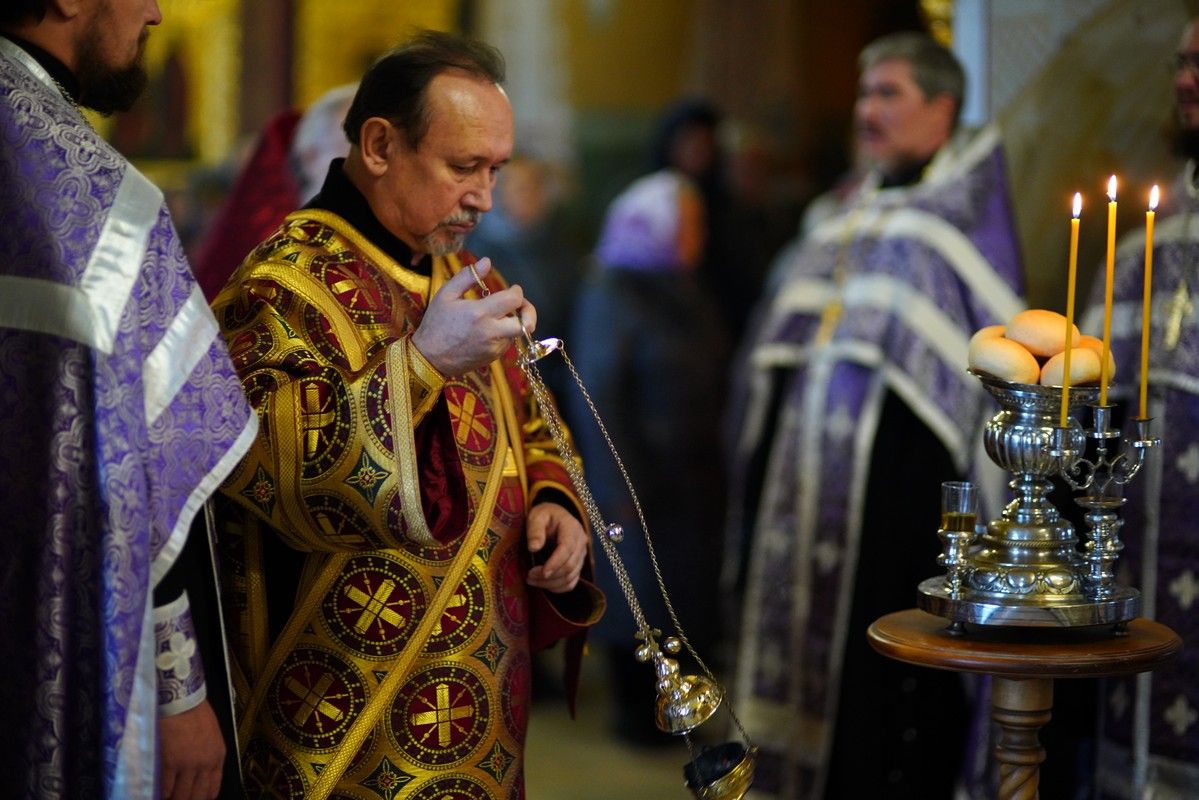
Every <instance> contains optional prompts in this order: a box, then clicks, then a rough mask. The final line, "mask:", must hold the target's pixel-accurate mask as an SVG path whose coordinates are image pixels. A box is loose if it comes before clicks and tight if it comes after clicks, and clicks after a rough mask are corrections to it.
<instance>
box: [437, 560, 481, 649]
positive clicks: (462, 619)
mask: <svg viewBox="0 0 1199 800" xmlns="http://www.w3.org/2000/svg"><path fill="white" fill-rule="evenodd" d="M486 614H487V592H486V590H485V589H484V588H483V579H482V578H481V577H479V573H478V571H477V570H475V569H474V568H473V567H472V568H471V569H469V570H468V571H467V573H466V575H465V576H463V578H462V583H461V584H460V585H459V586H458V589H457V591H455V592H454V594H453V595H452V596H451V597H450V599H449V602H448V603H447V604H446V607H445V611H444V612H442V615H441V620H440V621H438V623H437V625H436V626H434V628H433V635H432V636H431V637H430V638H429V641H428V642H426V643H425V653H426V654H428V655H431V656H439V655H443V654H446V653H452V652H454V651H455V650H459V649H461V648H462V646H463V645H465V644H466V643H467V642H469V641H470V640H471V639H472V638H473V637H474V635H475V632H476V631H477V630H479V625H480V624H481V623H482V622H483V618H484V616H485V615H486Z"/></svg>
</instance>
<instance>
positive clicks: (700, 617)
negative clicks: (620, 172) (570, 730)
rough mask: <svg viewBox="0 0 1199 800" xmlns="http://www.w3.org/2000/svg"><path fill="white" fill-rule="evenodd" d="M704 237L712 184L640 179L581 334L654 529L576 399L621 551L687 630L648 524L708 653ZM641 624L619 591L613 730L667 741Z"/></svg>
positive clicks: (584, 307)
mask: <svg viewBox="0 0 1199 800" xmlns="http://www.w3.org/2000/svg"><path fill="white" fill-rule="evenodd" d="M706 130H707V128H705V131H706ZM708 144H710V143H709V142H705V143H704V144H703V147H704V148H706V147H707V145H708ZM690 146H691V145H687V146H686V147H683V148H682V149H684V150H685V149H687V147H690ZM705 152H706V153H707V155H705V156H704V158H705V159H707V158H708V157H709V156H710V152H709V151H707V150H705ZM705 240H706V234H705V225H704V202H703V194H702V191H701V189H700V187H699V186H698V185H697V184H696V182H695V181H694V180H693V178H692V177H691V175H690V174H689V173H687V172H684V171H683V170H680V169H677V168H672V167H666V168H663V169H660V170H658V171H656V172H653V173H651V174H649V175H646V176H644V177H642V178H639V179H638V180H636V181H634V182H633V184H632V185H630V186H629V187H628V188H627V189H626V190H625V191H624V192H622V193H621V194H620V195H619V196H618V197H617V198H616V199H615V200H614V201H613V202H612V205H611V207H610V208H609V210H608V213H607V215H606V218H605V221H604V226H603V230H602V233H601V236H600V240H599V243H598V245H597V247H596V251H595V259H594V264H593V266H592V272H591V274H590V275H589V277H588V280H587V281H586V282H585V283H584V285H583V286H582V288H581V290H580V293H579V296H578V299H577V303H576V309H575V317H574V324H573V326H572V328H571V336H570V339H569V340H568V344H569V346H570V348H571V352H572V353H573V358H574V361H575V364H576V366H577V367H578V370H579V374H580V376H581V378H582V380H583V383H584V384H585V385H586V386H587V388H588V390H589V392H590V393H591V396H592V398H593V400H594V402H595V405H596V408H597V410H598V411H599V414H600V416H601V417H602V419H603V420H604V422H605V424H606V426H607V428H608V431H609V432H610V434H611V437H612V442H613V444H614V445H615V447H616V449H617V451H618V452H619V453H620V455H621V458H622V459H623V461H624V463H625V466H626V468H627V470H628V476H629V478H630V479H631V480H632V483H633V485H634V486H635V487H636V490H637V493H638V496H639V498H640V501H641V505H642V508H643V510H644V513H645V518H646V522H647V525H648V527H649V531H648V532H646V531H642V530H641V526H640V524H639V522H638V518H637V514H636V509H635V508H634V506H633V502H632V499H631V497H630V496H629V493H628V491H627V489H626V487H625V483H624V478H623V476H622V475H621V473H620V470H619V468H618V467H617V465H616V464H615V462H614V461H613V458H612V456H611V454H610V453H609V451H608V447H607V444H606V442H605V441H604V439H603V436H602V434H601V433H600V431H599V430H598V428H597V427H596V425H595V424H594V423H593V422H591V421H590V419H589V418H590V416H591V415H590V412H589V410H588V409H587V407H586V406H585V404H584V401H583V400H582V398H581V396H580V395H579V393H578V392H574V393H569V394H568V398H569V399H570V400H571V401H572V403H573V405H572V406H571V411H572V419H573V420H575V422H574V433H575V436H576V441H577V443H578V446H579V452H580V454H581V455H582V457H583V460H584V463H585V464H586V468H587V479H588V483H589V485H590V486H591V488H592V491H593V492H594V494H595V497H596V501H597V502H598V504H599V506H600V509H601V510H602V512H603V514H604V515H605V519H607V520H609V521H613V522H617V523H619V524H621V525H623V526H624V529H625V532H626V536H625V540H624V542H623V543H622V544H620V545H619V546H618V550H619V552H620V556H621V558H622V560H623V561H624V564H625V566H626V567H627V568H628V571H629V575H630V577H631V578H632V581H633V584H634V586H635V588H636V591H637V595H638V597H639V599H640V601H641V603H642V606H643V609H644V611H645V613H646V618H647V619H648V620H649V621H650V624H651V625H655V626H658V627H660V628H662V629H663V631H664V633H665V634H666V635H671V634H673V633H674V631H672V630H670V628H671V622H670V619H669V617H668V616H667V611H666V608H665V605H664V603H663V601H662V599H661V597H660V595H659V590H658V587H657V584H656V580H655V575H654V571H653V567H652V564H651V562H650V557H649V551H648V548H647V546H646V544H645V534H648V535H650V536H652V543H653V545H654V548H655V550H656V552H657V555H658V561H659V564H660V565H661V568H662V577H663V579H664V580H665V583H666V588H667V591H668V594H669V596H670V598H671V601H672V603H673V605H674V607H675V609H676V610H677V612H678V616H679V619H680V621H681V623H682V625H683V627H684V631H685V633H686V634H687V636H688V637H689V639H690V640H691V642H692V644H693V645H695V647H696V648H697V649H698V650H699V652H700V653H701V654H704V653H709V652H711V650H710V648H711V646H712V645H713V644H714V643H715V641H716V638H717V637H716V627H717V626H716V615H717V606H716V593H715V592H714V591H713V589H714V587H715V585H716V581H717V577H718V573H719V563H718V560H717V559H716V558H713V554H714V553H715V552H716V551H717V550H716V548H717V547H718V545H719V536H720V527H721V522H722V519H723V502H722V499H723V496H724V482H723V472H722V469H721V462H720V454H719V449H718V437H717V426H718V424H719V421H720V415H721V408H722V401H723V397H724V392H725V389H724V373H723V371H722V369H721V366H722V365H723V364H724V363H725V360H726V353H727V341H726V338H725V336H724V332H723V331H724V329H723V325H722V323H721V321H720V318H719V312H718V309H717V308H716V306H715V304H714V303H713V302H712V300H711V298H710V297H709V295H708V294H707V292H706V291H705V289H704V288H703V286H702V285H701V283H700V280H699V274H698V267H699V264H700V260H701V258H702V253H703V252H704V245H705ZM596 572H597V579H598V582H599V583H600V585H601V587H603V588H604V591H605V592H611V594H609V596H610V597H613V598H619V597H621V590H620V586H619V584H618V583H617V580H616V576H615V574H614V573H613V571H612V569H611V567H610V565H609V564H608V563H607V562H606V560H605V561H603V563H600V564H597V568H596ZM635 631H636V625H635V623H634V621H633V616H632V614H631V612H630V611H629V610H628V608H627V606H626V605H625V604H624V603H623V602H620V601H614V602H612V603H611V604H610V605H609V607H608V612H607V614H606V615H605V616H604V618H603V619H602V620H601V621H600V623H599V624H598V625H597V626H596V627H595V628H594V629H593V640H594V641H596V642H597V643H600V644H601V645H606V647H605V650H604V653H605V657H606V659H607V661H608V666H609V676H610V679H611V688H612V691H613V692H614V694H615V697H616V707H615V717H614V719H613V725H614V730H615V733H616V734H617V735H618V736H620V737H621V738H623V739H625V740H626V741H630V742H634V743H639V744H652V743H661V744H666V743H669V742H670V737H669V736H667V735H665V734H663V733H661V732H659V731H658V730H657V728H656V727H655V726H654V724H653V718H654V705H653V704H654V700H655V697H656V692H655V689H654V685H655V676H654V674H653V671H652V670H651V669H650V668H649V667H648V666H647V665H645V664H640V663H638V662H637V661H636V660H635V659H634V657H633V650H634V647H635V645H636V644H637V642H636V641H635V640H634V638H633V634H634V633H635Z"/></svg>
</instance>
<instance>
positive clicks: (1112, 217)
mask: <svg viewBox="0 0 1199 800" xmlns="http://www.w3.org/2000/svg"><path fill="white" fill-rule="evenodd" d="M1107 196H1108V203H1107V281H1106V283H1105V284H1104V287H1103V356H1102V361H1101V362H1100V364H1099V405H1101V406H1105V405H1107V384H1108V381H1110V380H1111V377H1112V376H1111V375H1109V374H1108V370H1107V364H1108V361H1110V360H1111V357H1112V275H1113V274H1114V273H1115V271H1116V176H1115V175H1113V176H1112V177H1111V180H1109V181H1108V182H1107Z"/></svg>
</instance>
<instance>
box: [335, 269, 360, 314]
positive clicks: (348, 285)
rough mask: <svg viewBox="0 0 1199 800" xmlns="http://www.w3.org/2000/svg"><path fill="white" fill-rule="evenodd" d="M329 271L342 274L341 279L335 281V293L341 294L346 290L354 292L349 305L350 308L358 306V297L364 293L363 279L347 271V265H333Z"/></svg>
mask: <svg viewBox="0 0 1199 800" xmlns="http://www.w3.org/2000/svg"><path fill="white" fill-rule="evenodd" d="M329 272H330V273H332V274H333V275H339V276H341V280H339V281H335V282H334V283H333V293H334V294H336V295H340V294H342V293H344V292H353V293H354V294H353V295H351V297H350V302H349V303H348V305H349V306H350V308H354V307H356V305H357V303H358V299H359V298H360V297H362V295H363V290H362V281H361V280H360V279H359V278H358V276H357V275H354V274H353V273H351V272H349V271H347V270H346V268H345V267H333V268H332V269H330V270H329Z"/></svg>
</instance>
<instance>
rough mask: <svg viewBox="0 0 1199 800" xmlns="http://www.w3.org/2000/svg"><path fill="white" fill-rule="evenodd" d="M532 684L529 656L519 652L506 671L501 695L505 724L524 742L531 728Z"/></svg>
mask: <svg viewBox="0 0 1199 800" xmlns="http://www.w3.org/2000/svg"><path fill="white" fill-rule="evenodd" d="M531 685H532V670H531V669H530V668H529V656H528V655H527V654H525V653H517V654H516V657H515V658H513V659H512V665H511V666H510V667H508V671H507V672H506V673H504V680H503V685H502V688H501V689H500V696H501V698H502V700H501V701H500V702H501V703H502V704H503V709H504V725H506V726H507V727H508V732H509V733H510V734H512V738H514V739H516V741H517V742H519V743H521V744H524V741H525V734H526V733H527V732H528V730H529V696H530V687H531Z"/></svg>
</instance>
